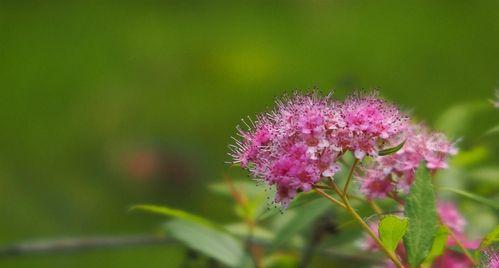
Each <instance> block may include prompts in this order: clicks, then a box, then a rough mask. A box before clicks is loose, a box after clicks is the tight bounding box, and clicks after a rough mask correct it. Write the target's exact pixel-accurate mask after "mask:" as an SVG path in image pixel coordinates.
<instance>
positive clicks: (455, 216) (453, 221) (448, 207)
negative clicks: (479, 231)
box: [437, 201, 466, 234]
mask: <svg viewBox="0 0 499 268" xmlns="http://www.w3.org/2000/svg"><path fill="white" fill-rule="evenodd" d="M437 212H438V215H439V216H440V220H442V223H443V224H445V225H446V226H447V227H449V228H450V229H451V230H452V231H453V232H454V233H457V234H462V233H463V232H464V227H465V226H466V220H465V219H464V217H463V216H462V215H461V214H460V213H459V211H458V210H457V207H456V205H454V203H451V202H446V201H441V202H438V203H437Z"/></svg>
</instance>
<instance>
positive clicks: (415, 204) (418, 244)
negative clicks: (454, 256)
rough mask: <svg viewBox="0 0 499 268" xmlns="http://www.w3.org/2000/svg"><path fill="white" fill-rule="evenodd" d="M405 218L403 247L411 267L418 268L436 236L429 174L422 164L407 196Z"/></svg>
mask: <svg viewBox="0 0 499 268" xmlns="http://www.w3.org/2000/svg"><path fill="white" fill-rule="evenodd" d="M405 216H406V217H407V218H408V219H409V224H408V228H407V232H406V234H405V236H404V245H405V249H406V250H407V255H408V260H409V264H410V265H411V267H419V265H420V264H421V262H423V260H424V259H425V257H426V256H427V255H428V253H429V252H430V249H431V247H432V245H433V240H434V239H435V235H436V227H437V214H436V208H435V194H434V192H433V185H432V184H431V178H430V174H429V173H428V170H427V169H426V167H425V166H424V165H423V164H420V166H419V168H418V170H417V171H416V179H415V181H414V184H413V185H412V187H411V192H410V193H409V195H408V196H407V200H406V206H405Z"/></svg>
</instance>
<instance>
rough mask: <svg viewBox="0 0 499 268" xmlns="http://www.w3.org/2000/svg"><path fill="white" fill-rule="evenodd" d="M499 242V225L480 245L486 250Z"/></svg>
mask: <svg viewBox="0 0 499 268" xmlns="http://www.w3.org/2000/svg"><path fill="white" fill-rule="evenodd" d="M498 242H499V225H497V226H496V227H495V228H494V230H492V231H491V232H490V233H488V234H487V235H486V236H485V237H484V238H483V240H482V242H481V243H480V248H481V249H484V248H486V247H488V246H490V245H492V244H494V243H498Z"/></svg>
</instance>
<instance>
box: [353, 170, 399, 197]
mask: <svg viewBox="0 0 499 268" xmlns="http://www.w3.org/2000/svg"><path fill="white" fill-rule="evenodd" d="M392 190H393V182H392V181H391V179H390V178H389V176H388V175H387V174H385V173H384V172H383V171H382V170H376V169H369V170H366V172H365V174H364V177H363V179H362V180H361V184H360V192H361V193H363V194H364V195H366V197H367V198H369V199H374V198H385V197H387V195H388V194H389V193H390V192H391V191H392Z"/></svg>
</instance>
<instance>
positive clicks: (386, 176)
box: [361, 124, 457, 198]
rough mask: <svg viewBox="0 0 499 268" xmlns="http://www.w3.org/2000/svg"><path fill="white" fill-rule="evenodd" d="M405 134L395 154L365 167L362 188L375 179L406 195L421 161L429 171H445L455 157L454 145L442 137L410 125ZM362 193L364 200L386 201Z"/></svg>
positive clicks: (379, 196) (375, 194)
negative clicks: (368, 198)
mask: <svg viewBox="0 0 499 268" xmlns="http://www.w3.org/2000/svg"><path fill="white" fill-rule="evenodd" d="M404 133H405V138H406V140H405V144H404V146H403V147H402V148H401V149H400V150H399V151H398V152H396V153H394V154H392V155H388V156H377V157H375V158H374V161H373V162H371V163H370V164H368V166H367V167H366V169H365V170H366V171H365V174H364V175H363V176H361V182H362V185H364V184H367V183H369V181H373V180H374V179H375V178H377V179H378V180H390V181H392V182H393V184H394V187H393V189H392V190H394V191H396V192H401V193H407V192H408V191H409V188H410V186H411V185H412V182H413V181H414V172H415V170H416V169H417V167H418V166H419V164H420V163H421V161H424V162H426V166H427V167H428V168H429V169H432V170H437V169H444V168H447V167H448V164H447V159H448V157H449V156H450V155H454V154H456V153H457V149H456V148H455V146H454V144H452V143H451V142H449V141H448V140H447V139H446V137H445V135H443V134H442V133H432V132H430V131H429V130H428V129H427V128H426V127H425V126H424V125H422V124H411V125H409V126H408V127H407V128H406V129H405V130H404ZM386 185H388V184H386ZM364 189H365V191H363V192H364V194H366V195H367V196H371V197H373V196H376V197H378V198H383V197H386V195H379V194H377V193H370V192H369V190H368V188H366V187H364Z"/></svg>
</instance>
